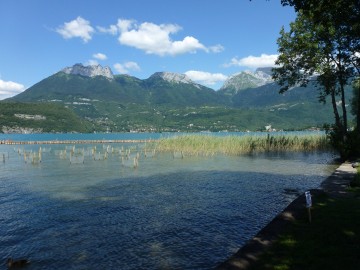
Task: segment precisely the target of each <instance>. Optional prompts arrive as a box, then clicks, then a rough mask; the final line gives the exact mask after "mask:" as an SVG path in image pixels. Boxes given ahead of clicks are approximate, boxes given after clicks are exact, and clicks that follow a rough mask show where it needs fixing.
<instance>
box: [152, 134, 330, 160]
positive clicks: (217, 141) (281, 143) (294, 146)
mask: <svg viewBox="0 0 360 270" xmlns="http://www.w3.org/2000/svg"><path fill="white" fill-rule="evenodd" d="M156 149H157V151H160V152H173V153H178V152H181V153H183V154H184V155H185V156H186V155H204V156H208V155H214V154H225V155H240V154H249V153H253V152H266V151H316V150H330V149H331V147H330V144H329V140H328V138H327V137H326V135H321V134H317V135H270V134H267V136H246V135H245V136H226V137H218V136H210V135H182V136H177V137H171V138H163V139H160V140H159V141H157V142H156Z"/></svg>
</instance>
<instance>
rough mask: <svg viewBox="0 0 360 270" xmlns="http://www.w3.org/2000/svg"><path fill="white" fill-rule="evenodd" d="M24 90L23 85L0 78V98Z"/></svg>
mask: <svg viewBox="0 0 360 270" xmlns="http://www.w3.org/2000/svg"><path fill="white" fill-rule="evenodd" d="M24 90H25V86H24V85H22V84H20V83H16V82H12V81H3V80H0V100H2V99H5V98H9V97H12V96H15V95H17V94H19V93H21V92H23V91H24Z"/></svg>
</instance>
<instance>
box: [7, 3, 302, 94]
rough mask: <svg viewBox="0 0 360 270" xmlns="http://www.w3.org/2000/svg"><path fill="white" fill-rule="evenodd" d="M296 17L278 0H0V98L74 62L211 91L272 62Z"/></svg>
mask: <svg viewBox="0 0 360 270" xmlns="http://www.w3.org/2000/svg"><path fill="white" fill-rule="evenodd" d="M295 16H296V14H295V12H294V10H293V9H292V8H291V7H283V6H281V4H280V0H252V1H250V0H221V1H218V0H181V1H175V0H131V1H129V0H101V1H95V0H58V1H55V0H54V1H49V0H0V100H1V99H4V98H7V97H11V96H14V95H16V94H18V93H20V92H22V91H24V90H26V89H27V88H29V87H31V86H32V85H34V84H36V83H37V82H39V81H41V80H43V79H45V78H47V77H49V76H51V75H53V74H55V73H56V72H58V71H60V70H62V69H63V68H65V67H69V66H72V65H74V64H76V63H82V64H83V65H94V64H100V65H101V66H103V67H104V66H109V67H110V68H111V69H112V71H113V73H114V74H128V75H131V76H135V77H137V78H140V79H147V78H149V77H150V76H151V75H152V74H154V73H155V72H175V73H182V74H186V75H187V76H188V77H189V78H191V79H192V80H193V81H195V82H197V83H201V84H203V85H205V86H208V87H210V88H212V89H214V90H218V89H219V88H220V87H221V86H222V85H223V83H224V81H225V80H226V79H227V78H228V77H229V76H231V75H232V74H235V73H238V72H241V71H244V70H250V71H254V70H256V68H259V67H269V66H273V65H274V61H275V59H276V57H277V54H278V51H277V43H276V40H277V38H278V37H279V32H280V30H281V28H282V27H285V29H288V27H289V24H290V22H292V21H294V20H295Z"/></svg>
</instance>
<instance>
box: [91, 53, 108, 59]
mask: <svg viewBox="0 0 360 270" xmlns="http://www.w3.org/2000/svg"><path fill="white" fill-rule="evenodd" d="M93 57H94V58H95V59H98V60H106V59H107V56H106V55H105V54H103V53H95V54H93Z"/></svg>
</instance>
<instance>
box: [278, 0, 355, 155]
mask: <svg viewBox="0 0 360 270" xmlns="http://www.w3.org/2000/svg"><path fill="white" fill-rule="evenodd" d="M282 4H283V5H291V6H293V7H294V8H295V11H296V12H297V18H296V20H295V22H293V23H291V24H290V31H288V32H287V31H285V30H284V28H283V29H282V30H281V32H280V38H279V39H278V45H279V57H278V59H277V61H276V64H277V65H278V67H277V68H275V69H274V70H273V71H274V74H273V78H274V79H275V80H276V81H278V83H279V84H280V85H281V86H282V87H281V91H280V92H285V91H287V90H289V89H290V88H291V87H293V86H295V85H301V86H306V85H307V84H308V83H309V81H310V80H313V79H314V80H316V81H317V83H318V85H319V86H320V93H319V98H320V101H322V102H325V100H326V99H325V97H326V96H329V95H330V96H331V102H332V108H333V112H334V118H335V127H334V131H335V132H336V133H338V134H336V136H333V138H336V140H340V142H337V143H336V144H338V145H341V147H339V150H342V149H343V148H344V147H343V145H345V144H346V143H347V142H348V138H349V136H348V135H349V134H348V116H347V108H346V106H347V104H346V103H347V98H346V96H345V86H346V85H347V84H348V83H349V82H350V81H351V80H354V78H355V79H356V78H358V77H359V74H360V54H359V53H360V26H359V25H360V1H359V0H334V1H325V0H282ZM337 96H338V97H339V98H340V101H341V102H340V104H341V107H340V110H339V109H338V107H337V105H338V103H337V100H336V97H337ZM340 148H341V149H340ZM341 154H342V156H345V155H346V154H345V153H341Z"/></svg>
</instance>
